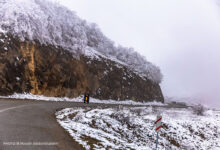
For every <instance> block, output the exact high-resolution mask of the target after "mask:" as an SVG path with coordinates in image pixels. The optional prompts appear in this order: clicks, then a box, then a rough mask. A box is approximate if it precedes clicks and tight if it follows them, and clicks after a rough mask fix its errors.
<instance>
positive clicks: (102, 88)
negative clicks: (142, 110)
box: [0, 34, 164, 102]
mask: <svg viewBox="0 0 220 150" xmlns="http://www.w3.org/2000/svg"><path fill="white" fill-rule="evenodd" d="M0 39H1V40H0V94H1V95H8V94H12V93H14V92H17V93H24V92H27V93H32V94H41V95H45V96H58V97H64V96H67V97H77V96H79V95H82V94H84V93H85V92H89V93H90V95H91V96H92V97H95V98H99V99H118V100H124V99H132V100H136V101H152V100H158V101H162V102H163V101H164V99H163V95H162V92H161V89H160V86H159V84H157V83H154V82H153V81H151V80H148V79H146V78H143V77H140V76H139V75H138V74H137V73H134V72H132V71H131V70H129V69H128V68H126V67H125V66H123V65H121V64H118V63H116V62H114V61H112V60H110V59H107V58H105V57H101V56H100V57H99V59H91V58H90V57H87V56H84V55H81V56H80V59H76V58H75V57H73V54H71V53H70V52H68V51H65V50H63V49H62V48H56V47H54V46H46V45H42V44H40V43H38V42H30V41H26V42H20V41H19V40H18V38H13V37H12V36H5V35H4V34H0Z"/></svg>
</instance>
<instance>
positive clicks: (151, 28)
mask: <svg viewBox="0 0 220 150" xmlns="http://www.w3.org/2000/svg"><path fill="white" fill-rule="evenodd" d="M55 1H58V2H59V3H61V4H63V5H65V6H66V7H68V8H70V9H71V10H73V11H75V12H76V13H77V15H78V16H80V17H81V18H82V19H85V20H87V21H88V22H94V23H96V24H98V26H99V27H100V28H101V30H102V31H103V33H104V34H105V35H106V36H107V37H109V38H110V39H111V40H113V41H115V42H116V43H118V44H121V45H123V46H126V47H134V48H135V50H136V51H138V52H139V53H141V54H142V55H144V56H146V58H147V59H148V60H149V61H151V62H153V63H154V64H156V65H158V66H159V67H160V68H161V71H162V73H163V75H164V79H163V82H162V84H161V87H162V90H163V93H164V95H165V96H170V97H193V98H197V99H198V101H200V102H202V103H204V104H208V105H210V104H212V106H216V105H218V106H219V108H220V79H219V78H220V6H218V5H217V4H216V1H214V0H55Z"/></svg>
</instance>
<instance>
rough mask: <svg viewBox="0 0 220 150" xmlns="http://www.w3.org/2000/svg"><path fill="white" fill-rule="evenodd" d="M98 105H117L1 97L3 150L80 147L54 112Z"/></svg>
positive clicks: (0, 145)
mask: <svg viewBox="0 0 220 150" xmlns="http://www.w3.org/2000/svg"><path fill="white" fill-rule="evenodd" d="M97 106H98V107H116V106H117V105H111V104H94V103H90V104H84V103H75V102H47V101H34V100H15V99H0V150H32V149H33V150H81V149H83V148H82V147H81V146H80V145H79V144H78V143H76V142H75V141H74V140H73V139H72V137H70V136H69V134H68V133H67V132H66V131H65V130H64V129H63V128H62V127H61V126H60V125H59V124H58V123H57V121H56V117H55V112H56V111H57V110H61V109H63V108H70V107H97ZM159 107H160V106H159Z"/></svg>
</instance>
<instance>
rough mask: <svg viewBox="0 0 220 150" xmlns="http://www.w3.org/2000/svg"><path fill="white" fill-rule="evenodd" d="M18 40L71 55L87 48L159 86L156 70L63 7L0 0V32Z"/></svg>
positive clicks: (33, 0) (42, 1)
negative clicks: (62, 50)
mask: <svg viewBox="0 0 220 150" xmlns="http://www.w3.org/2000/svg"><path fill="white" fill-rule="evenodd" d="M2 30H4V31H5V32H9V33H11V34H12V35H15V36H18V37H19V38H20V39H21V40H22V41H24V40H26V39H28V40H38V41H39V42H40V43H41V44H52V45H55V46H61V47H63V48H64V49H67V50H69V51H70V52H72V53H74V54H75V55H79V54H83V53H84V50H85V49H86V48H88V47H90V48H93V49H95V50H96V51H98V52H100V53H101V54H103V55H105V56H107V57H113V58H115V59H118V60H120V61H121V62H124V63H125V64H126V65H127V66H128V67H129V68H130V69H131V70H132V71H135V72H138V73H139V74H140V75H141V76H145V77H147V78H148V79H150V80H152V81H154V82H156V83H160V82H161V80H162V74H161V72H160V69H159V68H158V67H157V66H155V65H153V64H152V63H150V62H148V61H147V60H146V58H145V57H143V56H141V55H140V54H138V53H137V52H135V51H134V50H133V49H132V48H125V47H122V46H115V44H114V42H113V41H111V40H110V39H108V38H107V37H106V36H105V35H103V33H102V32H101V31H100V29H99V28H98V26H97V25H95V24H89V23H87V22H86V21H85V20H82V19H80V18H79V17H78V16H77V15H76V14H75V13H74V12H72V11H70V10H68V9H67V8H66V7H64V6H61V5H59V4H57V3H53V2H51V1H47V0H7V1H6V0H0V31H2Z"/></svg>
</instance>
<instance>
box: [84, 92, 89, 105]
mask: <svg viewBox="0 0 220 150" xmlns="http://www.w3.org/2000/svg"><path fill="white" fill-rule="evenodd" d="M84 103H87V104H88V103H89V94H85V95H84Z"/></svg>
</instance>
